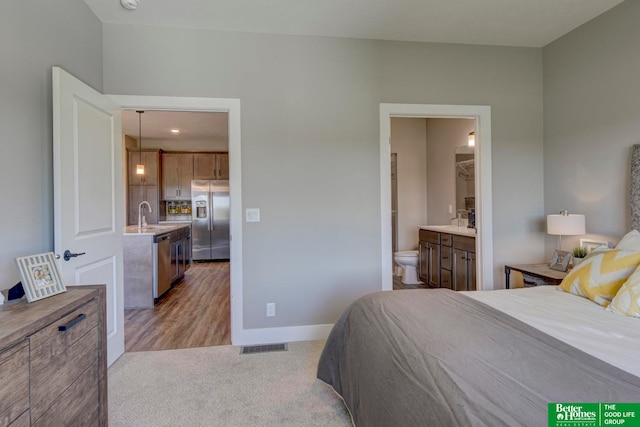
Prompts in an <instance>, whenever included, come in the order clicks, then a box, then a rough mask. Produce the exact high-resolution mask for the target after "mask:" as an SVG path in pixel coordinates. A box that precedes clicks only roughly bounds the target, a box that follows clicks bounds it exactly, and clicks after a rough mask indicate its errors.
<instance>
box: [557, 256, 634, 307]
mask: <svg viewBox="0 0 640 427" xmlns="http://www.w3.org/2000/svg"><path fill="white" fill-rule="evenodd" d="M638 265H640V252H637V251H623V250H620V249H613V250H598V251H594V252H591V253H590V254H589V255H587V256H586V257H585V259H584V260H583V261H582V262H581V263H580V264H578V266H577V267H574V268H573V270H571V272H570V273H569V274H567V276H566V277H565V278H564V279H563V280H562V283H560V288H561V289H562V290H564V291H565V292H569V293H572V294H575V295H580V296H582V297H585V298H589V299H590V300H591V301H593V302H595V303H598V304H600V305H602V306H605V307H606V306H607V305H609V303H610V302H611V300H612V299H613V297H614V296H615V295H616V294H617V293H618V291H619V290H620V288H621V287H622V284H623V283H624V282H626V280H627V279H628V278H629V276H631V274H632V273H633V272H634V270H635V269H636V268H637V267H638Z"/></svg>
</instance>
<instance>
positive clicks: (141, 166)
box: [136, 110, 144, 175]
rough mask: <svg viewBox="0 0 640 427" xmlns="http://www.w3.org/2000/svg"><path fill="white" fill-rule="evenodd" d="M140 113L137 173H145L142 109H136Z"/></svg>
mask: <svg viewBox="0 0 640 427" xmlns="http://www.w3.org/2000/svg"><path fill="white" fill-rule="evenodd" d="M136 113H138V131H139V134H138V146H139V147H140V161H139V162H138V164H137V165H136V175H144V164H143V163H142V113H144V111H142V110H136Z"/></svg>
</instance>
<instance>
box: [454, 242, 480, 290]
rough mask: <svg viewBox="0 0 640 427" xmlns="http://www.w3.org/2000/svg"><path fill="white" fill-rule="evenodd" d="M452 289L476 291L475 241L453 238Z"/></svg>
mask: <svg viewBox="0 0 640 427" xmlns="http://www.w3.org/2000/svg"><path fill="white" fill-rule="evenodd" d="M453 248H454V249H453V288H452V289H454V290H456V291H475V290H476V239H475V238H473V237H464V236H453Z"/></svg>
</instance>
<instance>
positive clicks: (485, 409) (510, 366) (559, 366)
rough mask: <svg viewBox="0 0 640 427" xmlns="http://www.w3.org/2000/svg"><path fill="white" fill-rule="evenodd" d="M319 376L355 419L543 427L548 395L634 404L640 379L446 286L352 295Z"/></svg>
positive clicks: (364, 425) (365, 425) (365, 423)
mask: <svg viewBox="0 0 640 427" xmlns="http://www.w3.org/2000/svg"><path fill="white" fill-rule="evenodd" d="M639 327H640V324H639ZM620 345H624V343H623V342H621V343H620ZM318 378H319V379H320V380H322V381H324V382H326V383H327V384H329V385H331V386H332V387H333V388H334V390H335V391H336V392H337V393H338V394H340V395H341V396H342V398H343V399H344V402H345V404H346V405H347V407H348V409H349V411H350V412H351V415H352V417H353V421H354V423H355V425H356V426H358V427H371V426H384V427H387V426H405V427H406V426H447V427H451V426H502V425H504V426H520V425H522V426H546V425H547V408H548V403H550V402H576V403H577V402H640V378H638V377H636V376H634V375H631V374H629V373H626V372H624V371H622V370H620V369H618V368H616V367H613V366H611V365H609V364H608V363H605V362H603V361H601V360H599V359H597V358H595V357H593V356H590V355H588V354H586V353H584V352H582V351H581V350H578V349H576V348H575V347H572V346H570V345H568V344H565V343H563V342H561V341H559V340H557V339H555V338H553V337H551V336H549V335H547V334H545V333H543V332H541V331H539V330H537V329H535V328H533V327H531V326H528V325H527V324H525V323H523V322H521V321H519V320H517V319H514V318H513V317H511V316H509V315H507V314H504V313H502V312H500V311H498V310H496V309H494V308H492V307H489V306H487V305H485V304H483V303H481V302H478V301H476V300H473V299H471V298H469V297H467V296H465V295H463V294H460V293H456V292H453V291H450V290H448V289H433V290H402V291H396V292H379V293H375V294H370V295H367V296H365V297H363V298H361V299H359V300H358V301H356V302H354V303H353V304H352V305H351V306H350V307H349V308H348V309H347V310H346V311H345V312H344V313H343V315H342V316H341V317H340V319H339V320H338V322H337V323H336V324H335V326H334V328H333V330H332V332H331V334H330V336H329V338H328V339H327V342H326V345H325V348H324V350H323V352H322V355H321V357H320V361H319V365H318Z"/></svg>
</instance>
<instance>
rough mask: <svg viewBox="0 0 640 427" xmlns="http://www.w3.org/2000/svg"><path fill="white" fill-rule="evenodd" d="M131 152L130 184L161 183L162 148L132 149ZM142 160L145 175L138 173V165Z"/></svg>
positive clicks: (128, 174) (129, 151)
mask: <svg viewBox="0 0 640 427" xmlns="http://www.w3.org/2000/svg"><path fill="white" fill-rule="evenodd" d="M128 153H129V156H128V157H129V165H128V166H129V168H128V173H127V176H128V179H129V185H160V168H159V164H160V150H149V149H143V150H142V153H140V150H136V149H131V150H128ZM140 160H142V164H143V165H144V175H137V174H136V166H137V165H138V164H139V163H140Z"/></svg>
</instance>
